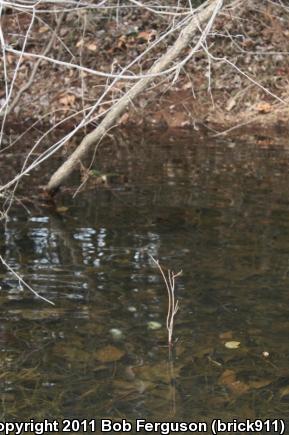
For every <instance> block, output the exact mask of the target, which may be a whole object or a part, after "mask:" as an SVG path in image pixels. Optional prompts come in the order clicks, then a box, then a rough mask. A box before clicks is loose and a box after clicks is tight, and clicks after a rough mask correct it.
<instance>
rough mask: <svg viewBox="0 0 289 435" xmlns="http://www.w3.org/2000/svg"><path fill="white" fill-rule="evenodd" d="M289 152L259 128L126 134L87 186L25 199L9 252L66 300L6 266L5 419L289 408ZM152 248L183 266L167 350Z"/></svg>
mask: <svg viewBox="0 0 289 435" xmlns="http://www.w3.org/2000/svg"><path fill="white" fill-rule="evenodd" d="M288 167H289V148H288V147H287V148H286V147H285V146H283V145H282V144H281V145H280V144H278V145H274V141H271V142H269V144H268V143H267V141H266V139H265V138H262V137H253V136H252V137H250V138H249V139H247V140H243V141H240V140H239V141H232V140H230V141H229V140H225V139H222V140H220V139H219V140H212V139H205V138H202V137H200V136H189V135H183V136H179V137H173V136H171V135H170V134H169V133H168V132H164V133H163V135H161V136H160V137H158V138H155V137H153V136H149V135H147V137H143V138H141V139H137V140H136V139H135V137H134V138H133V137H127V136H125V135H122V134H119V137H118V138H117V140H116V139H114V141H113V140H111V141H110V143H108V144H107V145H106V146H103V147H102V148H100V149H99V150H98V153H97V156H96V161H95V163H94V166H93V168H94V171H93V174H92V176H91V178H90V179H89V181H88V182H87V185H86V189H85V191H84V192H80V193H78V195H77V196H76V198H72V195H71V191H72V190H71V191H69V192H68V193H67V192H66V193H62V194H61V195H60V196H59V197H58V199H57V205H56V206H55V207H54V208H52V207H45V206H44V205H45V204H41V203H40V202H39V203H35V204H34V205H33V206H32V205H31V204H28V206H27V207H25V208H23V207H22V206H21V205H19V206H15V207H14V208H13V209H12V210H11V211H10V220H9V221H8V222H7V223H6V225H5V228H4V227H3V238H2V241H1V246H0V248H1V253H2V255H3V256H4V258H5V259H6V261H7V262H8V264H9V265H10V266H11V267H12V268H14V270H16V271H17V272H18V273H19V274H21V276H22V277H23V278H24V279H25V280H26V281H27V282H28V283H29V284H30V285H31V286H32V287H33V288H34V289H35V290H36V291H37V292H39V293H40V294H41V295H42V296H44V297H46V298H48V299H50V300H51V301H53V302H54V304H55V305H54V306H52V305H49V304H47V303H45V302H43V301H41V300H39V299H37V298H36V297H34V296H33V295H32V293H31V292H29V290H27V289H22V288H21V286H19V283H18V281H17V279H15V277H14V276H13V275H12V274H11V273H10V272H8V271H7V270H6V269H5V268H4V267H1V274H0V280H1V293H0V300H1V306H2V309H1V314H0V316H1V323H0V344H1V362H0V363H1V372H0V377H1V401H0V409H1V421H3V420H6V421H9V420H14V419H17V420H26V421H27V420H28V421H29V419H30V418H34V419H36V420H43V419H44V418H48V419H58V420H61V419H63V418H78V419H101V418H103V419H105V418H112V419H127V420H128V421H131V422H132V421H134V420H135V419H142V418H145V419H147V420H149V421H153V422H154V421H164V422H168V421H194V422H207V423H208V424H209V423H210V422H211V420H212V419H214V418H220V419H222V420H224V421H232V420H233V419H234V418H238V419H243V420H245V419H250V420H255V419H259V418H263V419H268V418H271V419H276V418H282V419H284V421H285V422H287V421H289V365H288V357H289V347H288V339H289V301H288V299H289V298H288V296H289V189H288V186H289V172H288ZM39 173H40V172H39ZM74 183H75V186H76V187H77V186H79V182H78V180H74ZM70 189H72V187H70ZM150 255H152V256H154V257H155V258H156V259H158V260H159V261H160V263H161V265H162V266H163V268H164V269H165V270H166V269H168V268H169V269H171V270H173V271H175V272H178V271H179V270H182V275H181V276H180V277H179V278H178V279H177V283H176V296H177V298H178V301H179V311H178V313H177V315H176V317H175V326H174V333H173V341H174V345H173V348H172V351H171V352H169V349H168V342H167V340H168V338H167V337H168V335H167V331H166V313H167V301H168V298H167V293H166V288H165V286H164V283H163V281H162V278H161V275H160V273H159V271H158V269H157V267H156V265H155V264H154V263H153V261H152V259H151V258H150ZM269 432H270V433H273V430H272V431H269ZM79 433H82V431H81V430H80V431H79ZM83 433H84V431H83ZM97 433H100V430H98V432H97ZM121 433H124V432H121ZM175 433H181V432H175ZM196 433H199V432H196ZM200 433H201V431H200Z"/></svg>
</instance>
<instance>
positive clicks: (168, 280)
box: [150, 255, 182, 347]
mask: <svg viewBox="0 0 289 435" xmlns="http://www.w3.org/2000/svg"><path fill="white" fill-rule="evenodd" d="M150 257H151V259H152V260H153V262H154V263H155V264H156V265H157V267H158V269H159V271H160V273H161V275H162V277H163V280H164V282H165V285H166V289H167V292H168V299H169V300H168V314H167V330H168V343H169V346H170V347H171V346H172V336H173V330H174V320H175V315H176V314H177V312H178V309H179V301H178V300H176V299H175V283H176V278H177V277H178V276H180V275H181V273H182V271H181V270H180V272H178V273H174V272H173V271H172V270H170V269H169V270H168V271H167V277H166V274H165V272H164V270H163V268H162V267H161V265H160V263H159V261H158V260H156V259H155V258H154V257H153V256H152V255H150Z"/></svg>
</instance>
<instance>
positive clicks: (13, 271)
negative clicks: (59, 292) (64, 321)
mask: <svg viewBox="0 0 289 435" xmlns="http://www.w3.org/2000/svg"><path fill="white" fill-rule="evenodd" d="M0 261H1V262H2V264H3V266H5V267H6V268H7V269H8V270H9V272H11V273H12V275H14V276H15V277H16V278H17V279H18V281H19V282H20V283H21V284H23V285H24V286H25V287H27V288H28V290H30V291H31V292H32V293H33V294H34V295H35V296H37V297H38V298H40V299H42V300H43V301H45V302H48V303H49V304H51V305H55V303H54V302H52V301H50V300H49V299H47V298H45V297H44V296H41V295H40V294H39V293H37V291H35V290H34V289H33V288H32V287H30V285H29V284H27V282H26V281H24V279H23V278H21V276H20V275H19V274H18V273H17V272H15V270H13V269H12V267H10V266H9V264H7V263H6V261H5V260H4V258H3V257H2V256H1V255H0Z"/></svg>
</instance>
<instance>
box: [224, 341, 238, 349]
mask: <svg viewBox="0 0 289 435" xmlns="http://www.w3.org/2000/svg"><path fill="white" fill-rule="evenodd" d="M240 344H241V343H240V341H226V343H225V347H226V348H227V349H238V348H239V346H240Z"/></svg>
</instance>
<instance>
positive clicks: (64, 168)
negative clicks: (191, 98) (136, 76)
mask: <svg viewBox="0 0 289 435" xmlns="http://www.w3.org/2000/svg"><path fill="white" fill-rule="evenodd" d="M222 4H223V0H212V1H208V2H206V3H205V5H204V7H203V8H201V9H199V12H198V14H195V15H193V16H192V19H191V20H190V21H189V23H188V24H187V25H186V27H185V28H184V29H183V30H182V31H181V33H180V35H179V37H178V38H177V40H176V41H175V43H174V44H173V45H172V46H171V47H170V48H169V49H168V51H167V52H166V53H165V54H164V55H163V56H162V57H161V58H160V59H159V60H157V61H156V62H155V63H154V65H153V66H152V67H151V68H150V70H149V71H148V73H147V75H148V76H147V77H145V78H142V79H140V80H139V81H138V82H137V83H136V84H135V85H133V86H132V87H131V88H130V89H129V91H128V92H127V93H126V94H125V95H123V96H122V97H121V98H120V99H119V100H118V102H117V103H115V104H114V105H113V106H112V108H111V110H110V111H109V112H108V113H107V115H106V116H105V117H104V118H103V120H102V122H101V123H100V124H99V125H98V127H96V129H95V130H93V131H92V132H91V133H89V134H88V135H86V136H85V137H84V139H83V140H82V142H81V143H80V145H79V146H78V148H77V149H76V150H75V151H74V152H73V153H72V155H71V156H70V157H69V158H68V159H67V160H66V161H65V162H64V163H63V164H62V165H61V166H60V168H58V170H57V171H56V172H55V173H54V174H53V175H52V177H51V179H50V181H49V183H48V185H47V190H48V191H49V192H50V193H52V194H53V193H55V192H56V191H57V189H58V188H59V186H60V185H61V184H62V183H63V182H64V181H65V180H66V179H67V178H68V177H69V176H70V174H71V173H72V172H73V170H74V169H75V168H76V166H77V165H78V163H79V162H80V161H81V159H83V158H84V157H85V156H86V155H87V154H88V152H89V150H90V149H91V148H92V146H93V145H94V144H95V143H97V142H98V141H99V140H100V139H101V138H103V136H104V135H105V134H106V132H107V131H108V130H109V128H111V127H112V126H113V125H114V124H115V123H116V121H117V119H118V118H119V117H120V116H121V115H122V114H123V113H124V111H125V110H126V108H127V106H128V105H129V104H130V103H131V102H132V101H133V100H134V99H135V98H136V97H137V96H138V95H139V94H140V93H141V92H142V91H144V90H145V89H146V88H147V86H148V85H149V84H150V83H151V82H152V81H153V80H154V79H155V74H157V73H160V72H162V71H163V70H165V69H166V68H167V67H168V65H170V64H171V63H172V62H173V61H174V60H175V59H177V57H178V56H179V55H180V53H181V52H182V50H183V49H184V48H186V47H187V46H189V44H190V42H191V40H192V37H193V36H194V35H195V33H196V31H199V30H200V26H201V25H202V24H203V23H205V22H208V23H207V26H206V28H205V30H204V31H203V32H202V35H201V36H200V39H199V41H198V43H197V44H196V45H195V47H194V49H193V50H192V51H191V53H190V57H191V56H192V55H193V54H194V53H195V52H196V51H197V50H199V49H200V48H201V46H202V44H203V42H204V39H205V38H206V37H207V35H208V33H209V31H210V29H211V28H212V25H213V22H214V20H215V18H216V16H217V13H218V12H219V10H220V8H221V7H222ZM185 60H186V61H187V60H188V57H187V58H186V59H185ZM183 64H184V62H180V66H182V65H183ZM150 75H151V76H150ZM120 79H121V74H120Z"/></svg>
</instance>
